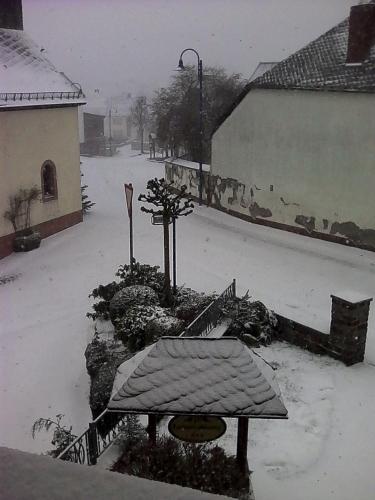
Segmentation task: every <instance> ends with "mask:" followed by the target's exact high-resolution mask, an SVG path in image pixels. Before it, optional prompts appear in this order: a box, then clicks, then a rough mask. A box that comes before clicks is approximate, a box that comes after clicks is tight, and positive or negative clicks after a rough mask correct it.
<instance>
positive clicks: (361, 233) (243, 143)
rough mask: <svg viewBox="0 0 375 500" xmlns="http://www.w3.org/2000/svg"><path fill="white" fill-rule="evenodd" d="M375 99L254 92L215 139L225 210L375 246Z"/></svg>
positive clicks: (217, 182)
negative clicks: (374, 192)
mask: <svg viewBox="0 0 375 500" xmlns="http://www.w3.org/2000/svg"><path fill="white" fill-rule="evenodd" d="M374 138H375V96H374V95H371V94H358V93H356V94H354V93H350V92H321V91H319V92H318V91H289V90H260V89H254V90H252V91H251V92H250V93H249V94H248V95H247V96H246V97H245V99H244V100H243V101H242V102H241V103H240V105H239V106H238V107H237V108H236V109H235V110H234V111H233V113H232V114H231V115H230V116H229V117H228V118H227V120H226V121H225V122H224V123H223V124H222V126H221V127H220V128H219V129H218V130H217V131H216V133H215V134H214V136H213V139H212V166H211V168H212V179H211V181H212V186H211V189H212V191H213V196H214V202H215V203H216V204H217V205H218V206H220V207H221V208H223V209H229V210H232V211H234V212H238V213H240V214H242V215H245V216H249V217H250V218H255V219H259V220H268V221H272V222H276V223H280V224H284V225H288V226H292V227H297V228H298V227H299V228H304V229H305V230H306V231H307V232H314V231H316V232H320V233H327V234H330V235H337V236H343V237H344V238H345V239H347V240H348V241H350V242H352V243H353V242H354V243H360V244H364V245H369V246H372V247H374V248H375V217H374V215H375V196H374V194H373V191H374V186H375V139H374Z"/></svg>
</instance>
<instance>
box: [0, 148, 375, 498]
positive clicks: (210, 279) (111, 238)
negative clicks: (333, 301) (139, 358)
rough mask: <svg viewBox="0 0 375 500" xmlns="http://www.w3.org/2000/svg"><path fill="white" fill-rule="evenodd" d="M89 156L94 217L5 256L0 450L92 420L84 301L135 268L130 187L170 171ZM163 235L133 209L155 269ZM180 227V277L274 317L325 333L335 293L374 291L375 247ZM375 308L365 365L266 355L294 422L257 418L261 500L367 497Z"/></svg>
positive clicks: (203, 218)
mask: <svg viewBox="0 0 375 500" xmlns="http://www.w3.org/2000/svg"><path fill="white" fill-rule="evenodd" d="M82 161H83V165H82V170H83V172H84V174H85V176H84V182H85V183H86V184H88V186H89V188H88V190H87V191H88V194H89V197H90V198H91V199H92V200H93V201H95V202H96V205H95V207H94V208H93V210H92V213H90V214H89V215H88V216H87V217H86V218H85V221H84V222H83V223H82V224H79V225H77V226H75V227H73V228H70V229H68V230H66V231H63V232H62V233H59V234H57V235H54V236H52V237H50V238H48V239H46V240H43V242H42V244H41V247H40V249H38V250H35V251H33V252H30V253H26V254H14V255H11V256H9V257H7V258H6V259H3V260H2V261H0V277H4V276H13V277H14V280H13V281H9V282H7V283H5V284H2V285H0V308H1V311H0V314H1V325H0V330H1V331H0V366H1V368H0V395H1V396H0V399H1V405H0V428H1V431H0V444H1V445H5V446H9V447H13V448H18V449H21V450H25V451H34V452H39V451H43V450H45V449H46V448H48V445H49V443H48V439H47V438H46V439H38V440H36V441H33V440H32V437H31V433H30V428H31V425H32V423H33V422H34V420H35V419H36V418H38V417H40V416H44V417H47V416H51V417H52V416H54V415H56V414H57V413H64V414H65V415H66V419H65V421H66V422H67V423H68V424H69V425H70V424H71V425H73V430H74V432H75V433H78V432H80V431H81V430H83V429H84V428H86V426H87V423H88V422H89V420H90V417H91V414H90V411H89V407H88V404H87V398H88V376H87V374H86V370H85V364H84V356H83V353H84V350H85V347H86V345H87V341H88V339H89V338H90V336H91V335H92V324H91V322H90V321H89V320H88V319H87V318H86V317H85V314H86V312H87V311H88V310H89V309H90V303H91V299H89V298H88V294H89V293H90V291H91V290H92V289H93V288H94V287H95V286H97V285H98V284H99V283H107V282H109V281H111V280H112V279H113V278H114V273H115V271H116V270H117V268H118V266H119V265H120V264H122V263H124V262H126V261H127V260H128V218H127V213H126V209H125V199H124V187H123V184H124V182H132V183H133V186H134V189H135V193H136V195H137V194H139V193H140V192H144V191H145V185H146V182H147V180H148V179H149V178H151V177H155V176H161V175H163V165H161V164H159V163H157V162H149V161H147V159H146V158H145V157H142V156H139V155H135V154H134V152H131V151H130V149H129V148H124V149H123V150H122V151H121V153H120V154H119V155H118V156H116V157H114V158H100V159H99V158H96V159H95V158H83V159H82ZM136 197H137V196H135V198H136ZM136 205H138V202H136ZM161 231H162V229H161V227H160V226H151V223H150V218H149V216H148V215H146V214H144V213H141V212H140V210H139V208H138V207H137V206H136V207H135V209H134V233H135V242H134V251H135V256H136V258H137V259H138V260H140V261H141V262H148V263H151V264H159V265H161V263H162V232H161ZM177 233H178V281H179V283H185V284H186V285H187V286H190V287H192V288H195V289H197V290H202V291H204V290H206V291H212V290H216V291H221V290H222V289H224V288H225V287H226V286H227V285H228V284H229V282H230V281H231V280H232V279H233V278H234V277H235V278H237V283H238V292H239V293H244V292H245V291H246V290H247V289H249V290H250V294H251V295H252V296H253V297H254V298H255V299H259V300H262V301H264V302H265V303H266V304H267V305H268V306H270V307H271V308H274V309H275V310H276V311H277V312H279V313H282V314H285V315H286V316H288V317H291V318H293V319H295V320H297V321H300V322H303V323H306V324H308V325H310V326H313V327H315V328H318V329H321V330H323V331H327V332H328V330H329V321H330V294H331V293H335V292H339V291H341V290H347V289H349V290H354V291H356V292H358V293H361V294H365V295H368V296H371V297H373V296H375V279H374V278H375V253H371V252H365V251H363V250H359V249H353V248H347V247H343V246H339V245H335V244H332V243H328V242H323V241H319V240H313V239H310V238H304V237H301V236H298V235H294V234H290V233H285V232H282V231H278V230H274V229H271V228H266V227H262V226H255V225H251V224H248V223H246V222H244V221H241V220H238V219H234V218H232V217H230V216H228V215H226V214H222V213H220V212H217V211H215V210H213V209H207V208H206V207H196V209H195V211H194V213H193V214H192V215H190V216H188V217H186V218H182V219H180V220H179V221H178V223H177ZM374 309H375V307H374V306H373V307H372V312H371V316H370V325H369V338H368V345H367V350H366V358H367V362H366V363H364V364H360V365H355V366H353V367H350V368H347V367H345V366H343V365H341V364H340V363H338V362H336V361H333V360H331V359H329V358H323V357H319V356H314V355H312V354H310V353H307V352H304V351H302V350H300V349H297V348H294V347H290V346H288V345H287V344H275V345H274V346H272V347H270V348H267V349H262V350H261V353H262V355H263V356H264V357H265V358H266V359H267V360H268V361H271V362H275V363H276V364H277V366H278V380H279V383H280V387H281V390H282V392H283V395H284V400H285V403H286V406H287V408H288V410H289V413H290V420H289V421H280V422H276V421H263V422H260V421H259V422H254V421H252V422H251V423H250V444H249V463H250V467H251V468H252V469H253V470H254V471H255V472H254V475H253V486H254V490H255V495H256V498H257V500H269V499H270V498H280V499H282V500H284V499H285V500H300V499H301V498H303V499H306V500H309V499H311V500H312V499H318V498H319V499H324V500H325V499H327V498H332V499H335V500H349V499H353V498H356V500H368V499H370V498H373V492H374V491H375V478H374V474H373V468H374V466H375V448H374V446H373V443H374V442H375V426H374V425H373V418H374V415H375V391H374V381H375V367H374V366H372V365H371V364H370V363H373V364H375V314H374ZM231 433H232V434H233V433H234V429H232V430H231V429H229V431H228V434H227V435H226V437H225V445H226V446H227V447H229V448H230V447H231V446H233V442H232V441H231V440H230V439H229V438H230V436H231ZM41 437H42V436H41Z"/></svg>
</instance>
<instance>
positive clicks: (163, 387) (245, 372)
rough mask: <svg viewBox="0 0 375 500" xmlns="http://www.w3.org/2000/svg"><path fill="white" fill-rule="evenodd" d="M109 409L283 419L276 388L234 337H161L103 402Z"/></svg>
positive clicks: (129, 411) (247, 350)
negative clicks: (105, 401) (106, 403)
mask: <svg viewBox="0 0 375 500" xmlns="http://www.w3.org/2000/svg"><path fill="white" fill-rule="evenodd" d="M108 409H109V410H112V411H123V412H126V413H140V414H149V413H155V414H163V415H177V414H185V415H186V414H190V415H216V416H224V417H240V416H246V417H250V418H286V417H287V410H286V408H285V406H284V405H283V403H282V400H281V396H280V393H279V391H278V388H277V387H275V383H274V381H273V380H271V377H269V376H268V375H267V376H266V375H265V374H264V373H263V370H261V369H260V365H259V364H258V362H256V361H255V360H254V358H253V356H252V354H251V352H250V350H249V349H248V348H247V347H246V346H245V345H244V344H243V343H242V342H241V341H240V340H238V339H236V338H231V337H226V338H220V339H211V338H200V337H198V338H197V337H163V338H161V339H160V340H159V341H158V342H157V343H156V344H155V345H154V347H152V348H151V350H150V351H149V352H148V353H147V355H146V356H145V357H144V359H143V360H142V361H141V362H140V363H139V365H138V366H137V367H136V368H135V370H134V371H133V372H132V373H131V374H130V375H129V377H128V378H127V379H126V380H125V382H124V383H123V385H122V387H121V388H120V390H119V391H118V392H117V394H115V395H114V396H113V397H112V399H111V400H110V402H109V404H108Z"/></svg>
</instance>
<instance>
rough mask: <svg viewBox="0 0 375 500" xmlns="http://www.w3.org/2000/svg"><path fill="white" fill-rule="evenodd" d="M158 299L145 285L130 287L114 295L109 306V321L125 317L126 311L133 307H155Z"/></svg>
mask: <svg viewBox="0 0 375 500" xmlns="http://www.w3.org/2000/svg"><path fill="white" fill-rule="evenodd" d="M158 302H159V299H158V295H157V293H156V292H155V291H154V290H153V289H152V288H150V287H149V286H145V285H132V286H126V287H125V288H122V289H121V290H119V291H118V292H116V293H115V295H114V296H113V298H112V299H111V301H110V304H109V314H110V317H111V321H112V322H113V321H114V320H115V319H116V318H118V317H121V316H124V315H126V311H127V310H128V309H129V308H130V307H133V306H135V305H156V304H158Z"/></svg>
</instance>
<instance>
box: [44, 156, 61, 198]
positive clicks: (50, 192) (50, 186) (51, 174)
mask: <svg viewBox="0 0 375 500" xmlns="http://www.w3.org/2000/svg"><path fill="white" fill-rule="evenodd" d="M41 181H42V182H41V183H42V199H43V201H50V200H55V199H57V180H56V167H55V164H54V163H53V162H52V161H51V160H47V161H45V162H44V163H43V165H42V171H41Z"/></svg>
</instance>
